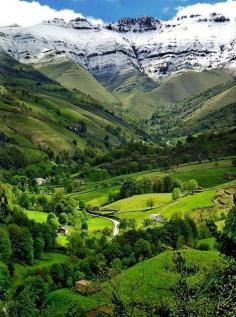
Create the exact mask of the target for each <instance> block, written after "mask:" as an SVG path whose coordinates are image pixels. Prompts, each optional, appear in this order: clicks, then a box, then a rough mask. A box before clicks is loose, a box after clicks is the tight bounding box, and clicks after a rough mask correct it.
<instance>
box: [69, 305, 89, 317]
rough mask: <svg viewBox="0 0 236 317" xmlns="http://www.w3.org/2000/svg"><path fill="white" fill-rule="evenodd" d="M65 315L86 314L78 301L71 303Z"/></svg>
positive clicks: (78, 315) (82, 315)
mask: <svg viewBox="0 0 236 317" xmlns="http://www.w3.org/2000/svg"><path fill="white" fill-rule="evenodd" d="M64 316H65V317H85V316H86V314H85V311H84V310H83V308H82V307H81V306H80V304H79V303H72V304H71V305H70V306H69V307H68V309H67V311H66V313H65V315H64Z"/></svg>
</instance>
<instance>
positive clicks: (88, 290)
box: [75, 280, 97, 295]
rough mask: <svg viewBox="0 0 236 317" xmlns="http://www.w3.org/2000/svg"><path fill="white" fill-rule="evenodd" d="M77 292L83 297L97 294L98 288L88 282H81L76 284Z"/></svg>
mask: <svg viewBox="0 0 236 317" xmlns="http://www.w3.org/2000/svg"><path fill="white" fill-rule="evenodd" d="M75 291H76V292H78V293H81V294H83V295H90V294H93V293H96V291H97V286H96V285H95V284H94V283H93V282H91V281H88V280H80V281H77V282H76V283H75Z"/></svg>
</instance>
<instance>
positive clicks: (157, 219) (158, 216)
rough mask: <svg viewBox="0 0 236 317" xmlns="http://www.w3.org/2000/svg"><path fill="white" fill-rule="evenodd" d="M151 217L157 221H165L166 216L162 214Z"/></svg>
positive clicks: (150, 217)
mask: <svg viewBox="0 0 236 317" xmlns="http://www.w3.org/2000/svg"><path fill="white" fill-rule="evenodd" d="M149 219H151V220H154V221H156V222H165V218H164V217H163V216H162V215H160V214H153V215H150V216H149Z"/></svg>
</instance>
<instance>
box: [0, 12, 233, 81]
mask: <svg viewBox="0 0 236 317" xmlns="http://www.w3.org/2000/svg"><path fill="white" fill-rule="evenodd" d="M235 17H236V13H235ZM0 48H1V49H3V50H4V51H6V52H7V53H8V54H10V55H11V56H13V57H14V58H16V59H17V60H19V61H20V62H22V63H32V64H34V63H39V62H40V63H42V62H46V63H49V62H51V61H53V60H54V59H57V58H58V57H60V58H63V56H67V57H70V58H71V59H73V60H74V61H76V62H78V63H80V64H81V65H83V66H84V67H85V68H86V69H88V70H89V71H90V72H91V73H92V74H93V75H95V77H97V78H99V79H101V78H111V77H112V76H114V74H127V73H129V72H133V71H139V72H143V73H146V74H147V75H148V76H149V77H150V78H152V79H154V80H159V79H161V78H165V77H168V76H171V75H174V74H176V73H180V72H184V71H188V70H195V71H202V70H209V69H218V68H232V69H233V68H234V67H235V66H236V18H234V19H232V17H231V18H229V17H227V16H223V15H222V14H220V13H215V12H212V13H211V14H210V15H207V16H203V15H200V14H190V15H188V16H187V15H184V16H177V17H176V18H175V19H173V20H171V21H168V22H163V21H159V20H157V19H155V18H152V17H139V18H135V19H133V18H124V19H121V20H120V21H118V22H117V23H115V24H108V25H102V26H94V25H92V24H91V23H90V22H88V21H87V20H86V19H81V18H78V19H75V20H73V21H70V22H65V21H64V20H61V19H54V20H52V21H46V22H43V23H42V24H39V25H35V26H32V27H27V28H21V27H19V26H12V27H4V28H0Z"/></svg>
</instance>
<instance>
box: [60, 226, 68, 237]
mask: <svg viewBox="0 0 236 317" xmlns="http://www.w3.org/2000/svg"><path fill="white" fill-rule="evenodd" d="M57 232H58V233H59V234H62V235H64V236H66V235H67V234H68V229H67V228H66V227H63V226H61V227H60V228H59V229H58V230H57Z"/></svg>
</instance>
